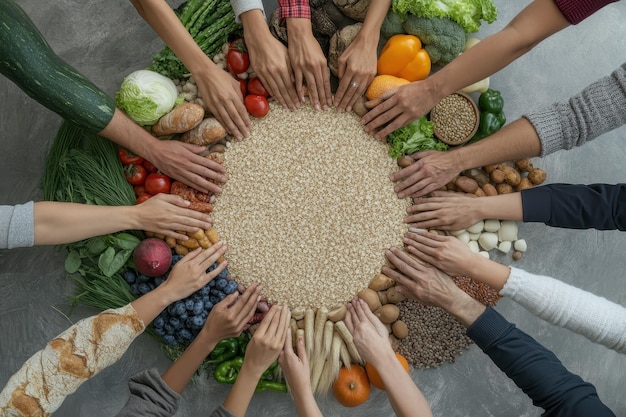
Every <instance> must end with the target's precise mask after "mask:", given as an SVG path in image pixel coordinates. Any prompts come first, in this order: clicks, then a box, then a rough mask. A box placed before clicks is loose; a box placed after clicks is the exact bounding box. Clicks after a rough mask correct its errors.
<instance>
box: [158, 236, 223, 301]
mask: <svg viewBox="0 0 626 417" xmlns="http://www.w3.org/2000/svg"><path fill="white" fill-rule="evenodd" d="M226 249H227V248H226V244H225V243H223V242H221V241H220V242H217V243H215V244H214V245H213V246H211V247H210V248H208V249H202V248H198V249H196V250H194V251H193V252H190V253H188V254H187V255H185V256H184V257H183V259H181V260H180V261H178V263H176V265H174V268H172V270H171V271H170V273H169V275H168V277H167V280H166V281H165V282H164V283H163V284H161V285H159V286H158V287H157V288H156V289H155V290H154V291H157V290H158V291H160V292H162V293H163V294H165V295H166V296H167V297H168V298H169V299H171V302H174V301H178V300H181V299H183V298H185V297H187V296H188V295H190V294H192V293H194V292H195V291H197V290H199V289H200V288H202V287H204V286H205V285H206V284H207V283H208V282H209V281H211V280H212V279H213V278H215V277H216V276H217V275H219V273H220V272H222V270H223V269H224V268H226V266H227V265H228V262H226V261H224V262H221V263H220V264H219V265H218V266H217V268H215V269H214V270H212V271H210V272H208V273H207V272H206V270H207V269H208V268H209V267H210V266H211V265H213V264H214V263H215V262H217V260H218V259H219V258H220V257H221V256H222V255H224V253H226ZM168 304H169V303H168Z"/></svg>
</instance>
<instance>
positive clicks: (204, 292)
mask: <svg viewBox="0 0 626 417" xmlns="http://www.w3.org/2000/svg"><path fill="white" fill-rule="evenodd" d="M210 291H211V287H209V286H208V285H205V286H204V287H202V288H200V291H198V293H200V295H203V296H204V295H209V292H210Z"/></svg>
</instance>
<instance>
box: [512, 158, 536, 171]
mask: <svg viewBox="0 0 626 417" xmlns="http://www.w3.org/2000/svg"><path fill="white" fill-rule="evenodd" d="M515 166H516V167H517V169H519V170H520V171H521V172H530V171H532V170H533V168H534V167H533V164H532V162H530V161H529V160H528V159H520V160H519V161H517V162H516V163H515Z"/></svg>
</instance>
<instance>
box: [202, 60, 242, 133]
mask: <svg viewBox="0 0 626 417" xmlns="http://www.w3.org/2000/svg"><path fill="white" fill-rule="evenodd" d="M193 75H194V78H195V80H196V84H197V85H198V91H199V92H200V96H201V97H202V101H203V102H204V104H205V105H206V107H207V108H208V109H209V111H210V112H211V113H212V114H213V116H215V118H216V119H217V120H218V121H219V122H220V123H221V124H222V125H223V126H224V127H225V128H226V130H228V131H229V132H230V134H231V135H233V136H234V137H235V139H237V140H242V139H243V138H247V137H249V136H250V117H249V116H248V111H247V110H246V107H245V106H244V104H243V96H242V95H241V88H240V87H239V82H238V81H237V80H236V79H234V78H233V77H232V76H231V75H230V74H228V73H227V72H226V71H223V70H221V69H219V68H217V67H215V68H214V69H213V70H211V71H208V72H207V73H203V74H197V73H196V74H193Z"/></svg>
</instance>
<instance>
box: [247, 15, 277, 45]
mask: <svg viewBox="0 0 626 417" xmlns="http://www.w3.org/2000/svg"><path fill="white" fill-rule="evenodd" d="M239 18H240V19H241V23H242V25H243V31H244V38H245V39H246V43H250V44H256V43H259V42H261V41H262V39H265V38H266V37H267V36H268V35H270V36H271V33H270V29H269V27H268V26H267V21H266V20H265V16H263V12H262V11H261V10H259V9H253V10H249V11H247V12H245V13H242V14H241V16H239Z"/></svg>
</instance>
